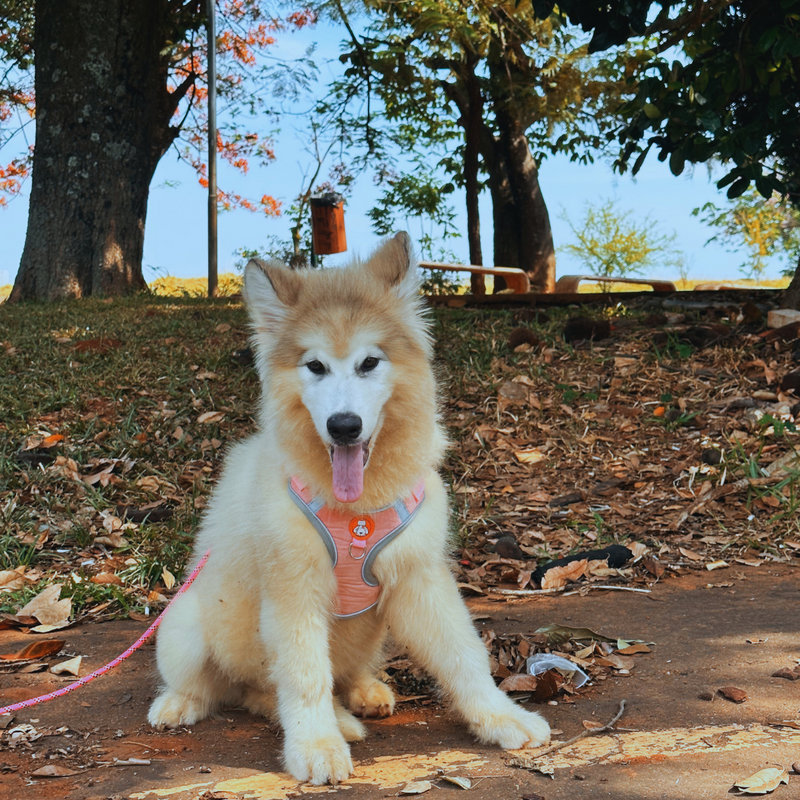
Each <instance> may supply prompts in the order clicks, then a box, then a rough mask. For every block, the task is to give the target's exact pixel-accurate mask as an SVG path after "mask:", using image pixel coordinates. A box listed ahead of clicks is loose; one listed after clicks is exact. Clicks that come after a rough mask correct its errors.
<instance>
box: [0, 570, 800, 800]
mask: <svg viewBox="0 0 800 800" xmlns="http://www.w3.org/2000/svg"><path fill="white" fill-rule="evenodd" d="M798 604H800V584H798V571H797V569H796V568H794V567H791V566H786V565H773V566H769V565H763V566H762V567H760V568H752V567H748V566H741V567H732V568H729V569H726V570H720V571H714V572H712V573H698V572H695V573H692V574H687V575H684V576H681V577H677V578H674V579H671V580H668V581H666V582H662V583H658V584H656V585H655V586H654V587H653V592H652V594H650V595H646V594H639V593H630V592H623V591H614V592H611V591H609V592H603V591H596V592H593V593H590V594H589V595H587V596H578V595H575V596H568V597H537V598H524V599H522V600H510V601H501V600H488V599H483V598H481V599H478V600H472V601H470V608H471V609H472V611H473V614H474V615H475V617H476V618H477V620H478V621H477V623H476V624H477V625H478V627H479V628H484V629H486V628H488V627H491V628H492V629H493V630H494V631H495V632H496V633H497V634H498V635H503V634H513V633H523V634H531V633H532V632H533V631H535V630H536V629H537V628H539V627H540V626H542V625H544V624H548V623H552V622H557V623H562V624H565V625H571V626H588V627H590V628H593V629H594V630H596V631H600V632H603V633H606V634H610V635H612V636H620V637H629V638H638V639H644V640H645V641H647V642H653V643H654V644H653V646H651V652H650V653H647V654H642V655H638V656H636V667H635V668H634V669H633V670H631V671H630V674H628V675H625V674H620V672H619V671H615V672H614V673H613V674H610V675H609V676H608V677H607V678H606V679H605V680H604V681H600V682H598V683H596V684H594V685H591V686H589V687H588V688H584V689H581V690H580V691H579V692H578V693H576V694H575V695H574V696H571V697H569V696H567V697H565V696H563V695H560V696H559V697H558V699H557V701H555V702H556V703H557V704H555V705H552V704H544V705H542V706H541V711H542V713H543V714H544V715H545V716H546V717H547V719H548V720H549V722H550V724H551V726H552V727H553V728H555V729H556V730H557V731H561V733H557V734H556V735H555V736H554V741H563V740H565V739H568V738H571V737H573V736H574V735H576V734H578V733H580V732H581V731H583V730H584V729H585V726H584V724H583V723H584V721H589V722H590V723H591V722H592V721H594V722H600V723H605V722H607V721H608V720H610V719H611V718H612V717H613V716H614V714H615V712H616V711H617V709H618V707H619V704H620V701H621V700H623V699H624V700H625V701H626V705H627V708H626V711H625V713H624V715H623V717H622V719H621V720H620V721H619V723H617V726H616V730H615V732H614V733H613V734H611V735H608V734H601V735H599V736H596V737H589V738H586V739H584V740H582V741H581V742H579V743H577V744H576V745H573V746H572V747H570V748H565V749H564V750H562V751H560V752H559V753H555V754H554V756H555V757H557V758H555V761H554V764H555V771H554V777H552V778H551V777H547V776H546V775H543V774H540V773H538V772H534V771H531V770H527V769H521V768H517V767H512V766H509V764H508V762H509V761H510V759H511V758H512V757H513V755H514V754H508V753H504V752H503V751H500V750H496V749H490V748H486V747H483V746H481V745H479V744H478V743H476V742H475V741H474V740H473V739H472V737H471V736H470V735H469V734H468V732H467V731H466V729H465V728H464V727H463V726H462V725H461V724H460V723H459V722H458V721H456V720H454V719H453V718H452V717H450V716H449V715H448V713H447V711H446V708H445V706H443V705H441V704H439V703H438V702H436V701H432V700H430V699H428V700H422V701H410V702H401V703H400V704H399V705H398V709H397V714H396V715H395V716H394V717H392V718H390V719H386V720H381V721H370V722H368V728H369V731H370V735H369V738H368V739H367V741H366V742H364V743H360V744H356V745H354V747H353V756H354V759H355V760H356V762H357V764H358V768H357V771H356V775H355V776H354V778H353V779H351V780H350V781H348V782H347V783H346V784H344V785H341V786H339V787H336V788H331V787H326V788H322V789H319V788H317V789H314V788H312V787H309V786H298V785H297V784H296V782H295V781H293V780H291V778H289V777H288V776H286V775H285V774H282V773H281V764H280V749H281V742H280V737H279V735H278V734H277V732H276V731H275V730H273V729H271V728H270V727H269V726H268V725H267V724H266V723H265V722H264V720H262V719H258V718H255V717H253V716H251V715H249V714H247V713H245V712H242V711H238V710H231V711H229V712H226V713H225V714H224V715H223V716H222V717H221V718H219V719H214V720H206V721H203V722H201V723H199V724H197V725H195V726H194V727H193V728H191V729H183V730H178V731H174V732H169V733H158V732H155V731H152V730H151V729H150V728H149V727H148V725H147V724H146V719H145V716H146V712H147V708H148V705H149V702H150V700H151V698H152V697H153V694H154V691H155V688H156V676H155V668H154V648H153V646H152V643H148V644H146V645H145V646H144V647H143V648H142V649H141V650H140V651H138V652H137V653H136V654H134V655H133V656H132V657H131V658H130V659H129V660H128V661H126V662H124V663H123V664H122V665H121V666H120V667H118V668H117V669H116V670H114V671H112V672H111V673H108V674H107V675H105V676H103V677H101V678H99V679H98V680H96V681H94V682H92V683H91V684H89V685H88V686H86V687H84V688H82V689H79V690H78V691H75V692H73V693H71V694H69V695H67V696H65V697H62V698H58V699H55V700H53V701H50V702H47V703H45V704H42V705H39V706H35V707H32V708H29V709H26V710H25V711H22V712H18V713H17V715H16V716H15V718H14V720H13V722H11V723H10V724H9V726H7V730H8V729H9V728H10V727H14V726H19V725H20V724H22V723H29V724H31V725H32V726H33V727H34V728H35V729H36V731H37V732H38V733H41V734H42V736H41V738H38V739H35V740H34V741H31V742H29V743H25V742H24V741H23V742H21V743H18V744H17V745H16V746H15V747H11V746H9V744H8V742H7V741H6V742H5V743H4V744H3V746H2V749H0V770H1V772H0V796H2V797H8V798H19V800H25V799H26V798H48V797H65V798H69V799H70V800H88V799H89V798H111V797H120V798H134V799H135V800H138V799H139V798H142V799H143V800H144V798H146V800H155V798H162V797H169V798H174V800H188V799H189V798H198V797H204V798H208V799H209V800H210V798H233V797H242V798H245V797H255V798H263V799H264V800H266V799H267V798H276V799H277V798H287V797H293V796H302V795H304V794H306V793H312V792H313V793H317V792H320V791H322V792H330V793H335V794H339V795H342V796H343V797H345V798H350V799H351V800H359V799H360V798H370V799H371V798H384V797H393V796H396V795H398V794H399V793H400V791H401V789H402V787H403V786H404V785H406V784H407V783H408V782H409V781H411V780H426V779H429V780H432V781H434V785H433V787H432V788H431V790H430V791H429V793H428V796H429V797H436V796H441V797H442V798H443V800H446V798H447V797H455V796H456V795H457V794H459V793H463V792H465V791H466V793H467V794H468V795H469V796H471V797H472V798H473V800H483V798H508V799H509V800H510V799H513V798H519V799H520V800H524V799H526V798H527V799H528V800H532V799H533V798H545V799H546V800H555V799H556V798H575V799H576V800H581V799H582V798H587V799H589V798H599V797H613V798H675V800H677V799H678V798H692V799H693V800H694V798H712V797H714V798H716V797H722V796H724V795H725V794H726V793H728V792H729V790H731V787H732V785H733V784H734V782H735V781H737V780H739V779H742V778H745V777H747V776H748V775H750V774H752V773H754V772H756V771H757V770H760V769H763V768H765V767H769V766H779V765H780V766H783V767H784V768H787V769H790V765H791V764H792V763H793V762H798V761H800V730H798V729H797V728H793V727H790V726H777V725H775V724H773V723H776V722H784V721H789V722H792V721H794V724H795V725H797V727H800V724H798V722H797V721H798V720H800V681H790V680H787V679H783V678H776V677H772V675H773V673H774V672H776V671H777V670H779V669H781V668H784V667H793V666H794V665H795V664H796V663H797V661H798V659H800V615H798V613H797V609H798ZM144 627H145V625H144V623H139V622H135V621H132V620H126V621H115V622H108V623H104V624H101V625H92V624H84V625H78V626H76V627H73V628H68V629H66V630H62V631H59V634H58V635H59V636H60V637H61V638H64V639H66V641H67V645H66V647H65V650H64V652H66V653H75V654H80V655H83V656H84V664H85V668H86V670H90V669H95V668H97V667H99V666H101V665H103V664H105V663H106V662H107V661H110V660H111V659H112V658H113V657H114V656H116V655H117V654H119V653H120V652H122V651H123V650H124V649H125V648H126V647H127V646H128V645H129V644H130V643H131V642H132V641H133V640H134V639H135V638H136V637H137V636H138V635H139V634H140V633H141V632H142V630H143V629H144ZM31 639H32V635H31V634H23V633H21V632H19V631H12V630H5V631H0V651H2V652H13V651H14V650H18V649H19V648H20V647H21V646H23V645H24V644H27V643H29V642H30V641H31ZM443 646H453V647H457V646H458V643H457V642H453V643H446V644H444V645H443ZM62 655H63V653H62ZM82 672H83V670H82ZM66 682H67V681H66V679H65V680H64V681H63V682H62V681H61V679H59V678H57V677H55V676H53V675H50V674H49V673H44V674H13V675H6V676H3V685H4V687H5V688H4V690H3V692H2V696H3V700H4V702H12V701H15V700H22V699H26V698H28V697H32V696H35V695H39V694H42V693H44V692H48V691H52V690H53V689H55V688H58V687H59V686H61V685H63V684H64V683H66ZM725 686H735V687H737V688H739V689H741V690H743V691H744V692H746V694H747V699H746V700H745V701H744V702H743V703H738V704H737V703H733V702H731V701H729V700H726V699H725V698H724V697H722V696H721V695H720V694H719V693H718V689H720V688H721V687H725ZM703 697H706V698H708V697H712V698H713V699H712V700H709V699H701V698H703ZM420 703H421V704H420ZM7 738H8V737H7V736H6V739H7ZM130 759H136V760H138V761H139V762H149V763H136V762H134V763H127V764H126V763H123V762H129V760H130ZM46 765H53V766H58V767H60V768H61V769H62V771H67V772H72V773H73V774H67V775H64V776H63V777H51V778H37V777H34V776H33V775H32V773H33V772H34V771H36V770H39V769H41V768H42V767H44V766H46ZM438 770H441V771H442V772H443V773H446V774H449V775H456V776H466V777H469V778H470V779H471V781H472V788H470V789H468V790H464V789H461V788H459V787H458V786H456V785H453V784H450V783H447V782H445V781H442V780H441V779H440V778H439V780H436V779H437V778H438V777H439V776H440V774H441V773H440V772H438ZM481 778H482V779H481ZM789 781H790V783H789V785H788V786H785V785H781V786H780V787H779V788H778V789H777V790H776V792H775V794H776V796H780V797H785V798H790V797H800V776H795V775H792V776H790V778H789Z"/></svg>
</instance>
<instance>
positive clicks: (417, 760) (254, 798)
mask: <svg viewBox="0 0 800 800" xmlns="http://www.w3.org/2000/svg"><path fill="white" fill-rule="evenodd" d="M778 745H793V746H798V745H800V731H798V730H794V729H791V728H772V727H768V726H765V725H759V724H754V725H748V726H744V725H711V726H705V727H699V728H668V729H666V730H661V731H633V732H630V733H619V734H615V735H610V736H591V737H588V738H586V739H581V740H580V741H579V742H576V743H575V744H573V745H570V746H569V747H565V748H564V749H563V750H559V751H557V752H555V753H552V754H551V755H549V756H544V757H543V758H538V759H537V757H536V751H535V750H517V751H513V756H514V757H515V759H517V763H518V765H519V762H525V763H523V764H522V765H523V766H529V767H534V765H535V766H536V767H537V768H544V770H545V771H549V770H550V769H566V768H569V767H580V766H588V765H590V764H619V763H625V762H632V761H636V762H639V763H643V762H647V761H660V760H662V759H666V758H678V757H681V756H687V755H698V754H703V753H721V752H725V751H729V750H741V749H744V748H748V747H775V746H778ZM486 763H487V758H484V757H482V756H481V755H480V754H478V753H467V752H464V751H461V750H443V751H442V752H440V753H432V754H422V755H409V754H405V755H398V756H381V757H379V758H376V759H374V760H373V761H371V762H370V763H358V762H356V764H355V770H354V772H353V775H352V776H351V777H350V778H348V779H347V780H346V781H345V782H344V783H341V784H339V786H337V787H335V788H332V787H330V786H310V785H309V784H300V783H298V782H297V781H296V780H294V778H292V777H291V776H290V775H288V774H286V773H285V772H256V773H253V774H252V775H246V776H245V777H242V778H229V779H227V780H222V781H219V782H217V783H216V784H214V787H213V790H214V791H215V792H231V793H236V792H240V793H241V794H242V796H243V797H245V798H248V799H249V800H288V798H290V797H297V795H298V794H301V795H302V794H317V793H320V792H324V793H327V792H335V791H338V790H347V789H350V788H351V787H352V786H353V785H355V784H359V785H367V786H375V787H377V788H380V789H394V788H397V787H399V786H403V785H404V784H406V783H408V782H409V781H413V780H418V779H420V778H428V777H431V776H433V775H435V774H436V771H437V770H440V769H441V770H445V771H447V772H451V773H454V774H461V775H465V776H466V777H470V778H475V777H479V776H478V775H475V774H474V773H473V772H472V771H473V770H475V769H477V768H479V767H483V766H484V765H486ZM210 785H211V784H210V783H194V784H190V785H185V786H175V787H171V788H163V789H159V788H156V789H150V790H149V791H145V792H137V793H136V794H132V795H130V797H131V800H144V799H145V798H147V797H148V795H149V796H153V795H155V796H156V797H158V798H164V797H170V796H171V795H174V794H178V793H180V792H186V791H192V790H194V789H199V788H203V787H207V786H210Z"/></svg>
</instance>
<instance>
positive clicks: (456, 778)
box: [441, 775, 472, 789]
mask: <svg viewBox="0 0 800 800" xmlns="http://www.w3.org/2000/svg"><path fill="white" fill-rule="evenodd" d="M441 780H443V781H447V782H448V783H454V784H455V785H456V786H460V787H461V788H462V789H471V788H472V781H471V780H470V779H469V778H462V777H461V776H460V775H442V776H441Z"/></svg>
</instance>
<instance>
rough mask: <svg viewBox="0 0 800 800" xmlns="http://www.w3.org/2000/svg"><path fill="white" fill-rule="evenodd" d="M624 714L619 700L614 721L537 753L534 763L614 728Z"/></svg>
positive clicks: (622, 704)
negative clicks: (588, 737) (581, 740)
mask: <svg viewBox="0 0 800 800" xmlns="http://www.w3.org/2000/svg"><path fill="white" fill-rule="evenodd" d="M624 713H625V700H620V703H619V710H618V711H617V713H616V715H615V716H614V719H612V720H611V722H607V723H606V724H605V725H603V727H602V728H592V729H591V730H588V731H583V732H582V733H579V734H578V735H577V736H573V737H572V738H571V739H567V741H566V742H561V744H554V745H553V746H552V747H548V748H547V750H543V751H542V752H541V753H537V754H536V755H535V756H534V757H533V760H534V761H538V760H539V759H540V758H541V757H542V756H549V755H550V753H555V751H556V750H561V749H562V748H564V747H568V746H569V745H571V744H575V742H577V741H579V740H580V739H585V738H586V737H587V736H595V735H596V734H598V733H602V732H603V731H607V730H608V729H609V728H612V727H613V726H614V723H615V722H617V721H618V720H619V718H620V717H621V716H622V715H623V714H624Z"/></svg>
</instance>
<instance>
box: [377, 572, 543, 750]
mask: <svg viewBox="0 0 800 800" xmlns="http://www.w3.org/2000/svg"><path fill="white" fill-rule="evenodd" d="M384 607H385V612H386V619H387V622H388V624H389V631H390V633H391V635H392V636H393V637H394V638H395V639H396V640H397V641H399V642H401V643H402V644H404V645H406V647H408V649H409V651H410V653H411V655H412V657H413V658H414V659H415V660H416V661H417V662H418V663H420V665H421V666H423V667H425V668H426V669H427V670H428V671H429V672H430V673H431V674H432V675H433V676H434V677H435V678H436V680H437V681H438V683H439V685H440V686H441V687H442V688H443V689H444V690H445V691H446V692H447V693H448V695H449V696H450V698H451V699H452V702H453V705H454V707H455V709H456V711H458V712H459V713H460V714H461V716H462V717H463V718H464V719H465V720H466V722H467V723H468V725H469V727H470V729H471V730H472V732H473V733H474V734H475V736H477V737H478V738H479V739H480V740H481V741H483V742H486V743H487V744H497V745H500V747H504V748H506V749H516V748H520V747H538V746H539V745H541V744H544V743H545V742H547V741H548V740H549V738H550V728H549V726H548V724H547V722H545V720H544V719H542V717H540V716H539V715H538V714H536V713H532V712H529V711H525V710H524V709H523V708H520V706H518V705H517V704H516V703H514V702H513V701H512V700H511V699H510V698H509V697H507V696H506V694H505V693H504V692H502V691H500V689H498V688H497V687H496V686H495V683H494V680H493V679H492V676H491V672H490V667H489V655H488V653H487V651H486V647H485V646H484V644H483V642H482V641H481V639H480V637H479V636H478V634H477V631H476V630H475V627H474V625H473V623H472V619H471V618H470V615H469V612H468V611H467V607H466V606H465V605H464V602H463V601H462V599H461V597H460V595H459V593H458V587H457V586H456V583H455V581H454V580H453V576H452V575H451V574H450V571H449V570H448V569H447V566H446V565H445V564H444V563H438V564H437V563H434V564H432V565H430V566H426V567H421V568H418V570H415V571H412V572H410V573H409V574H407V575H405V576H403V578H402V580H400V581H399V582H398V585H396V586H394V587H392V592H391V594H390V596H389V597H387V598H386V602H385V606H384Z"/></svg>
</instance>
